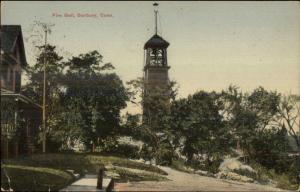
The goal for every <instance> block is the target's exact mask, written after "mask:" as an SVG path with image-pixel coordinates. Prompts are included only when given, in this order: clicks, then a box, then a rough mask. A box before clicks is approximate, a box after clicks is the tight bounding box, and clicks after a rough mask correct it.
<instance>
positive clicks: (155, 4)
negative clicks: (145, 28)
mask: <svg viewBox="0 0 300 192" xmlns="http://www.w3.org/2000/svg"><path fill="white" fill-rule="evenodd" d="M153 6H154V7H157V6H158V3H156V2H155V3H153ZM157 13H158V10H157V9H155V10H154V14H155V35H157Z"/></svg>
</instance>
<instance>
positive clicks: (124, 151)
mask: <svg viewBox="0 0 300 192" xmlns="http://www.w3.org/2000/svg"><path fill="white" fill-rule="evenodd" d="M101 154H110V155H114V156H118V157H126V158H130V159H138V158H139V157H140V155H139V147H138V146H135V145H130V144H117V145H115V146H109V147H106V148H105V149H103V150H102V151H101Z"/></svg>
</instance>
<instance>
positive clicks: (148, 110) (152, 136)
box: [125, 78, 177, 165]
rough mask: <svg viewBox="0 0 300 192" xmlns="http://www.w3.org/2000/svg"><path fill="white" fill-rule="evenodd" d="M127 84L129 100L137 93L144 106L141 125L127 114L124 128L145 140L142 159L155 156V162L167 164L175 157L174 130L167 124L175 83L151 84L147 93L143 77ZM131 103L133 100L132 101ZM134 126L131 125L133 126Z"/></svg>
mask: <svg viewBox="0 0 300 192" xmlns="http://www.w3.org/2000/svg"><path fill="white" fill-rule="evenodd" d="M127 84H128V85H129V87H130V89H129V93H130V96H131V100H135V97H136V96H137V95H138V94H139V96H140V97H141V98H143V100H142V101H140V104H141V105H142V106H143V115H142V116H143V117H142V118H143V120H142V124H141V125H138V123H137V122H138V119H137V117H134V116H132V115H131V116H130V115H127V123H126V125H125V126H126V127H127V129H128V130H130V127H133V128H132V129H131V131H129V132H130V133H134V134H133V136H134V137H135V138H137V139H140V140H142V141H143V142H144V146H143V148H142V152H141V156H142V157H143V158H144V159H148V160H151V159H155V161H156V164H160V165H170V164H171V163H172V159H173V158H174V156H175V153H174V151H175V146H174V143H173V141H174V139H173V133H172V130H171V127H170V105H171V102H172V101H173V100H174V99H175V97H176V92H177V89H176V87H175V85H176V83H175V82H170V83H169V84H168V85H167V86H152V87H151V90H150V89H149V90H148V91H147V93H146V92H145V90H144V80H143V79H142V78H139V79H136V80H132V81H130V82H128V83H127ZM133 102H134V101H133ZM132 125H133V126H132Z"/></svg>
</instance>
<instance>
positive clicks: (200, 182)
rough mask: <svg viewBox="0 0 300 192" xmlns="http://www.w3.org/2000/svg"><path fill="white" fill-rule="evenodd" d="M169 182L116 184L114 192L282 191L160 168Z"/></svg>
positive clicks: (264, 186) (265, 186)
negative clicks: (166, 174) (165, 173)
mask: <svg viewBox="0 0 300 192" xmlns="http://www.w3.org/2000/svg"><path fill="white" fill-rule="evenodd" d="M160 168H161V169H163V170H164V171H166V172H167V173H168V176H167V178H168V179H170V181H161V182H155V181H143V182H130V183H117V184H116V185H115V189H116V191H284V190H281V189H278V188H274V187H270V186H267V185H258V184H253V183H241V182H237V181H229V180H223V179H216V178H211V177H204V176H200V175H197V174H189V173H185V172H180V171H176V170H174V169H171V168H169V167H160Z"/></svg>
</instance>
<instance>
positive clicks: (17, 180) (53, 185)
mask: <svg viewBox="0 0 300 192" xmlns="http://www.w3.org/2000/svg"><path fill="white" fill-rule="evenodd" d="M7 175H8V177H9V178H8V177H7ZM8 180H10V187H11V188H12V189H13V190H14V191H24V190H26V191H48V190H49V188H50V189H51V191H53V190H58V189H61V188H62V187H64V186H66V185H68V184H70V183H72V182H73V181H74V180H75V178H74V177H73V176H72V175H71V174H69V173H67V172H65V171H61V170H57V169H51V168H41V167H30V166H23V165H1V187H2V188H4V189H9V184H8V183H9V182H8Z"/></svg>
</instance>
